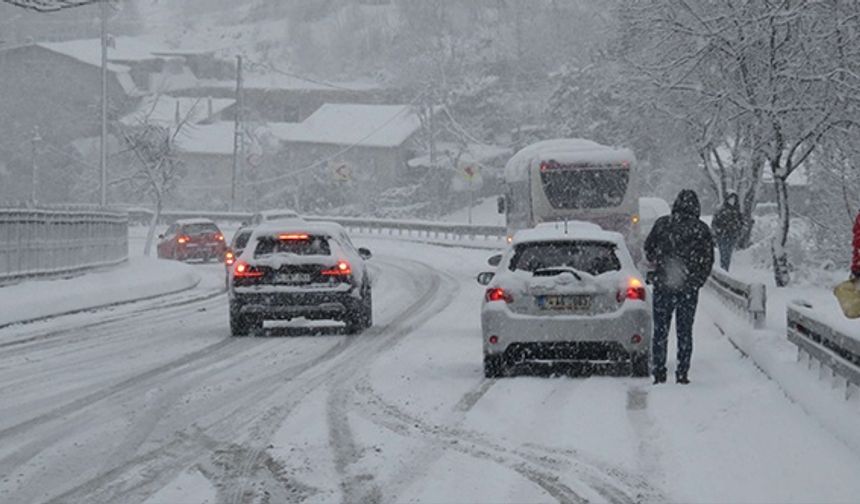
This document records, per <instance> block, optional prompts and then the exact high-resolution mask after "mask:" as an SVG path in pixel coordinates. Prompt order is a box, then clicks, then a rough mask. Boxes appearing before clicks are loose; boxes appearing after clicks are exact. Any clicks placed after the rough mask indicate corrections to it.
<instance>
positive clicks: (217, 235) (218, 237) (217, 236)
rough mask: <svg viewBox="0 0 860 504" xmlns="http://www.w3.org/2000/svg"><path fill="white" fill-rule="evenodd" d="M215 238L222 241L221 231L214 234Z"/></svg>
mask: <svg viewBox="0 0 860 504" xmlns="http://www.w3.org/2000/svg"><path fill="white" fill-rule="evenodd" d="M215 239H216V240H217V241H224V235H222V234H221V233H218V234H216V235H215Z"/></svg>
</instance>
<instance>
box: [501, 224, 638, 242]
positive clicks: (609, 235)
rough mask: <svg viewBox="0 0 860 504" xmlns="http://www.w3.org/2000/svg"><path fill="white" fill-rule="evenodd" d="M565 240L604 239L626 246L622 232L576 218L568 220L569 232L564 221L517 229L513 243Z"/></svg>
mask: <svg viewBox="0 0 860 504" xmlns="http://www.w3.org/2000/svg"><path fill="white" fill-rule="evenodd" d="M565 240H582V241H602V242H609V243H613V244H615V245H616V246H618V247H626V245H625V242H624V236H622V235H621V233H616V232H614V231H606V230H605V229H603V228H601V227H600V226H598V225H597V224H594V223H593V222H585V221H576V220H572V221H567V232H565V225H564V222H545V223H543V224H538V226H537V227H535V228H533V229H523V230H522V231H517V233H516V234H515V235H514V238H513V242H512V244H513V245H517V244H519V243H526V242H536V241H565Z"/></svg>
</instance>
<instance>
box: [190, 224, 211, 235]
mask: <svg viewBox="0 0 860 504" xmlns="http://www.w3.org/2000/svg"><path fill="white" fill-rule="evenodd" d="M217 232H218V226H216V225H215V224H186V225H184V226H182V233H183V234H187V235H199V234H204V233H217Z"/></svg>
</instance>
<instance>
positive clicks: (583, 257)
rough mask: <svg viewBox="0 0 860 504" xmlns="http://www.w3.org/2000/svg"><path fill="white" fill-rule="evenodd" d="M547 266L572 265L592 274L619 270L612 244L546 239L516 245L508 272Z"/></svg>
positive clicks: (545, 267)
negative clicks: (544, 240)
mask: <svg viewBox="0 0 860 504" xmlns="http://www.w3.org/2000/svg"><path fill="white" fill-rule="evenodd" d="M547 268H573V269H575V270H577V271H584V272H586V273H590V274H592V275H600V274H601V273H606V272H607V271H618V270H620V269H621V261H619V260H618V255H617V254H616V253H615V244H613V243H608V242H597V241H547V242H530V243H521V244H519V245H516V248H515V249H514V256H513V257H512V258H511V263H510V269H511V271H516V270H522V271H529V272H535V271H537V270H541V269H547Z"/></svg>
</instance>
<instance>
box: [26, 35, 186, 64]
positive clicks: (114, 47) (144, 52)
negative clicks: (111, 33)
mask: <svg viewBox="0 0 860 504" xmlns="http://www.w3.org/2000/svg"><path fill="white" fill-rule="evenodd" d="M111 41H112V43H111V44H110V46H109V47H108V60H109V61H147V60H152V59H160V58H164V57H166V56H171V55H180V54H192V53H202V51H192V50H186V51H180V50H176V49H172V48H170V47H168V46H167V45H166V44H164V43H163V42H159V41H158V40H156V39H154V38H149V37H127V36H121V37H114V38H113V39H112V40H111ZM38 45H39V46H41V47H44V48H46V49H50V50H51V51H55V52H58V53H61V54H65V55H67V56H71V57H72V58H75V59H77V60H78V61H83V62H84V63H89V64H91V65H96V66H101V61H102V49H101V40H100V39H97V38H91V39H78V40H67V41H64V42H42V43H40V44H38Z"/></svg>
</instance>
